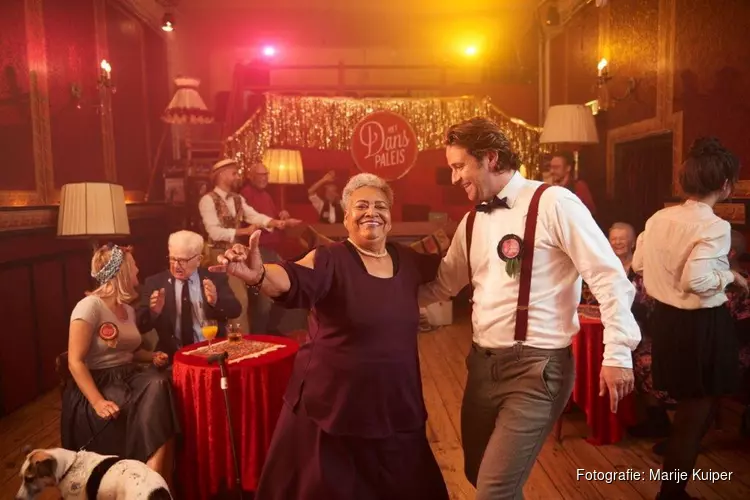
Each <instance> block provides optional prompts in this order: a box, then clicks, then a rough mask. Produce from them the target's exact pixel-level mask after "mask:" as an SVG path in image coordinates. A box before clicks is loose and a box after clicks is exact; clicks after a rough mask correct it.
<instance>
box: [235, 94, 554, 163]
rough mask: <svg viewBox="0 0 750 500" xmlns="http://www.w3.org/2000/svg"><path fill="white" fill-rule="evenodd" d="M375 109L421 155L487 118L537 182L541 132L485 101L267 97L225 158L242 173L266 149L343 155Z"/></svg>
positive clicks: (544, 150) (273, 95)
mask: <svg viewBox="0 0 750 500" xmlns="http://www.w3.org/2000/svg"><path fill="white" fill-rule="evenodd" d="M378 110H388V111H393V112H395V113H398V114H400V115H402V116H403V117H404V118H405V119H406V120H407V121H408V122H409V123H410V124H411V125H412V128H413V129H414V132H415V133H416V135H417V140H418V141H419V150H420V151H425V150H429V149H441V148H442V147H443V140H444V136H445V131H446V129H447V128H448V127H449V126H450V125H453V124H454V123H458V122H460V121H463V120H466V119H468V118H472V117H475V116H487V117H489V118H491V119H493V120H494V121H495V122H497V124H498V125H499V126H500V128H501V129H502V130H503V131H504V132H505V134H506V135H507V136H508V138H509V139H510V141H511V143H512V144H513V147H514V148H515V150H516V152H518V154H519V156H520V157H521V161H522V162H523V164H524V165H525V166H526V170H527V172H528V175H529V176H533V177H536V174H537V173H538V165H539V161H540V157H541V154H542V153H545V152H548V151H549V147H548V146H547V145H540V144H539V136H540V134H541V128H540V127H533V126H530V125H528V124H526V123H524V122H523V121H522V120H518V119H515V118H511V117H508V116H507V115H505V114H504V113H502V112H501V111H500V110H499V109H497V108H496V107H495V106H493V105H492V104H491V103H490V100H489V99H488V98H481V99H478V98H474V97H450V98H446V97H443V98H400V99H397V98H373V99H355V98H349V97H302V96H282V95H275V94H267V95H266V104H265V108H264V109H263V110H261V111H260V112H259V113H256V114H255V115H254V116H252V117H251V118H250V119H249V120H248V121H247V122H246V123H245V124H244V125H243V126H242V127H240V129H239V130H237V132H235V133H234V134H232V135H231V136H230V137H228V138H227V139H226V142H225V149H224V151H225V156H226V157H227V158H234V159H236V160H237V161H238V163H239V164H240V166H241V167H242V169H243V170H244V168H245V167H246V166H248V165H250V164H252V163H253V162H256V161H259V160H260V158H262V156H263V152H264V151H265V150H266V149H268V148H271V147H273V148H287V149H303V148H309V149H327V150H338V151H345V150H348V149H349V147H350V141H351V133H352V130H354V127H355V125H356V124H357V123H358V122H359V121H360V120H361V119H362V118H364V117H365V116H366V115H368V114H369V113H372V112H373V111H378Z"/></svg>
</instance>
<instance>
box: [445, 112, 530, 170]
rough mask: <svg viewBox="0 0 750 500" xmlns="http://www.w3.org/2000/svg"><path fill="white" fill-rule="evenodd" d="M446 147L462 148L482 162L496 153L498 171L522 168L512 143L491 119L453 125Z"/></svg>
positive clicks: (479, 118) (447, 135) (448, 132)
mask: <svg viewBox="0 0 750 500" xmlns="http://www.w3.org/2000/svg"><path fill="white" fill-rule="evenodd" d="M445 145H446V146H459V147H462V148H464V149H466V151H467V152H468V153H469V154H470V155H471V156H473V157H474V158H476V159H477V160H480V161H481V160H483V159H484V158H485V157H486V156H487V153H489V152H490V151H496V152H497V164H498V170H518V169H519V168H520V167H521V162H520V160H519V158H518V155H517V154H516V153H514V152H513V148H512V147H511V144H510V141H509V140H508V138H507V137H506V136H505V134H504V133H503V132H502V131H501V130H500V127H498V126H497V123H495V122H493V121H492V120H490V119H489V118H483V117H476V118H471V119H469V120H466V121H463V122H461V123H457V124H456V125H451V126H450V128H448V131H447V132H446V134H445Z"/></svg>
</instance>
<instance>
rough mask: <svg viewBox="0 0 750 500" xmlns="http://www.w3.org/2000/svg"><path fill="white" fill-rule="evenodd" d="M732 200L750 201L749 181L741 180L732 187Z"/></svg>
mask: <svg viewBox="0 0 750 500" xmlns="http://www.w3.org/2000/svg"><path fill="white" fill-rule="evenodd" d="M732 197H733V198H737V199H742V200H748V199H750V180H748V179H742V180H739V181H737V183H736V184H735V185H734V192H733V193H732Z"/></svg>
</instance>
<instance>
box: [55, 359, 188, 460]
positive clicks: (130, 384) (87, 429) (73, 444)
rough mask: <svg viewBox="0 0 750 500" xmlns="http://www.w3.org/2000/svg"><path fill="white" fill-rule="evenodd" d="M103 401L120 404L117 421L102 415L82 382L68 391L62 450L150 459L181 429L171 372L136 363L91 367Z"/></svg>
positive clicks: (68, 386)
mask: <svg viewBox="0 0 750 500" xmlns="http://www.w3.org/2000/svg"><path fill="white" fill-rule="evenodd" d="M91 377H92V378H93V379H94V383H95V384H96V387H97V388H98V389H99V392H101V393H102V396H103V397H104V399H107V400H109V401H112V402H113V403H115V404H116V405H117V406H119V407H120V415H118V417H117V418H116V419H114V420H111V421H107V420H104V419H102V418H100V417H99V416H98V415H97V414H96V411H94V408H93V407H92V406H91V404H89V402H88V400H87V399H86V397H85V396H84V395H83V393H82V392H81V390H80V389H79V388H78V385H77V384H76V383H75V381H74V380H70V381H69V382H68V383H67V384H66V386H65V390H64V392H63V397H62V415H61V418H60V425H61V429H60V433H61V438H62V446H63V448H67V449H69V450H78V449H79V448H81V447H83V446H85V447H86V450H87V451H91V452H94V453H99V454H102V455H117V456H120V457H122V458H127V459H132V460H139V461H141V462H146V461H147V460H148V459H149V458H150V457H151V455H153V454H154V452H156V451H157V450H158V449H159V448H161V447H162V445H164V444H165V443H166V442H167V441H168V440H169V439H170V438H173V437H175V436H176V435H177V434H178V433H179V423H178V420H177V412H176V411H175V406H174V398H173V395H172V383H171V381H170V378H169V372H166V371H160V370H158V369H157V368H156V367H154V366H149V367H147V368H146V367H142V366H138V365H135V364H128V365H123V366H117V367H114V368H106V369H103V370H91Z"/></svg>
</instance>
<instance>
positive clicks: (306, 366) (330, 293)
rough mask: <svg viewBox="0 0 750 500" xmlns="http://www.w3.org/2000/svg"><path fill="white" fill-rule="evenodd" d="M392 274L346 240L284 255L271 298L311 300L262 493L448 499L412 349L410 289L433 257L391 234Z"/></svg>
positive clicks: (304, 499) (344, 499)
mask: <svg viewBox="0 0 750 500" xmlns="http://www.w3.org/2000/svg"><path fill="white" fill-rule="evenodd" d="M387 249H388V252H389V254H390V255H391V258H392V260H393V266H394V274H393V277H391V278H378V277H375V276H372V275H370V274H369V273H368V272H367V270H366V269H365V266H364V263H363V262H362V260H361V258H360V257H359V254H357V252H356V250H355V249H354V248H353V247H352V246H351V245H350V244H349V243H334V244H331V245H329V246H326V247H319V248H318V249H317V251H316V254H315V267H314V269H308V268H305V267H302V266H299V265H297V264H294V263H289V262H287V263H284V264H282V265H283V266H284V268H285V269H286V271H287V273H288V274H289V278H290V281H291V288H290V290H289V292H288V293H287V294H285V296H282V297H279V298H278V299H277V300H278V301H279V302H280V303H282V304H284V306H286V307H290V308H310V309H311V311H310V315H309V334H308V338H307V341H306V343H305V344H304V345H303V346H302V347H301V348H300V351H299V353H298V355H297V358H296V360H295V366H294V371H293V374H292V377H291V380H290V382H289V386H288V388H287V391H286V394H285V396H284V401H285V403H286V404H285V405H284V408H283V409H282V412H281V416H280V417H279V421H278V424H277V427H276V431H275V433H274V436H273V439H272V442H271V447H270V450H269V454H268V458H267V460H266V463H265V466H264V468H263V473H262V476H261V479H260V484H259V486H258V491H257V493H256V499H257V500H296V499H298V500H351V499H357V500H376V499H382V500H386V499H387V500H399V499H403V500H407V499H415V498H425V499H427V498H429V499H431V500H433V499H434V500H443V499H446V500H447V498H448V493H447V490H446V487H445V482H444V481H443V477H442V474H441V472H440V468H439V467H438V465H437V462H436V461H435V457H434V456H433V454H432V451H431V450H430V446H429V443H428V441H427V436H426V428H425V422H426V419H427V412H426V411H425V407H424V401H423V398H422V382H421V377H420V370H419V355H418V351H417V332H418V330H419V306H418V304H417V289H418V287H419V285H420V284H422V283H425V282H428V281H431V280H433V279H434V278H435V275H436V272H437V268H438V265H439V263H440V259H439V257H438V256H434V255H423V254H419V253H417V252H415V251H413V250H411V249H409V248H406V247H403V246H400V245H391V244H388V245H387Z"/></svg>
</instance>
